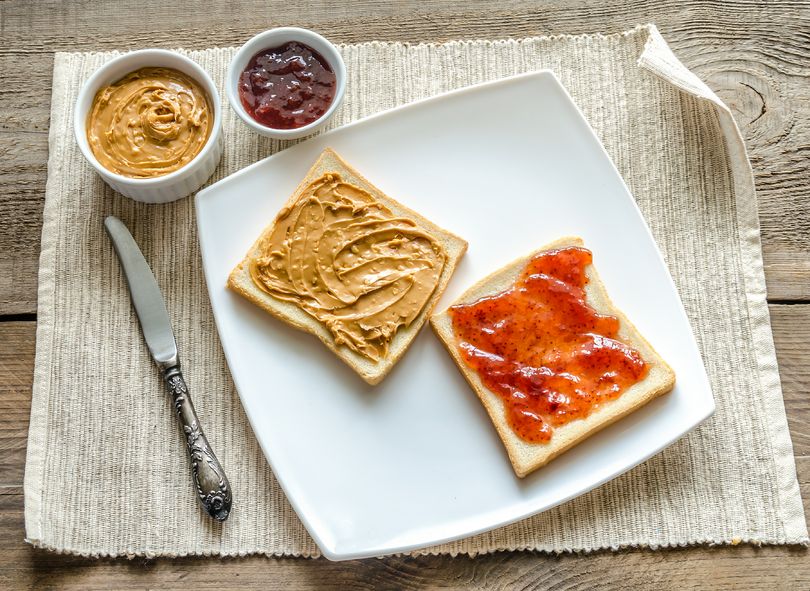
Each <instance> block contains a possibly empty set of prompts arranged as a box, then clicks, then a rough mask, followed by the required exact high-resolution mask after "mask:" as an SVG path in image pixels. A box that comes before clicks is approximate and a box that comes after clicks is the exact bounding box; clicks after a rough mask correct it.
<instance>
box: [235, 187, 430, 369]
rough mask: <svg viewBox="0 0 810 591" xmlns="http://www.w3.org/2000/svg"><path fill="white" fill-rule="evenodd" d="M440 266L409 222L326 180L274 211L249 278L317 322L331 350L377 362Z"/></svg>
mask: <svg viewBox="0 0 810 591" xmlns="http://www.w3.org/2000/svg"><path fill="white" fill-rule="evenodd" d="M445 260H446V254H445V251H444V249H443V247H442V245H441V244H440V243H439V242H438V241H437V240H436V239H434V238H433V237H432V236H430V235H428V234H427V233H425V232H424V231H423V230H421V229H420V228H419V227H418V226H417V225H416V223H415V222H414V221H413V220H411V219H409V218H407V217H401V216H397V215H395V214H394V213H392V212H391V211H390V210H389V209H388V208H387V207H385V206H384V205H383V204H382V203H380V202H379V201H377V200H376V199H374V197H373V196H372V195H370V194H369V193H367V192H366V191H364V190H363V189H360V188H358V187H356V186H354V185H352V184H349V183H346V182H344V181H343V180H342V178H341V176H340V175H339V174H337V173H326V174H324V175H323V176H321V177H320V178H319V179H317V180H316V181H314V182H313V183H311V184H310V185H309V186H308V187H307V188H306V189H305V190H304V191H303V193H301V194H300V196H299V198H298V199H297V200H296V201H295V202H293V203H292V204H291V205H289V206H288V207H285V208H284V209H282V211H281V212H279V214H278V216H277V217H276V220H275V223H274V225H273V227H272V228H271V229H270V230H269V231H268V233H267V234H265V236H264V237H263V238H262V240H261V243H260V246H259V255H258V256H256V257H254V258H253V259H252V260H251V263H250V274H251V277H252V278H253V281H254V282H255V283H256V285H257V286H259V287H260V288H261V289H262V290H264V291H265V292H266V293H268V294H270V295H271V296H273V297H276V298H278V299H281V300H286V301H289V302H294V303H295V304H297V305H298V306H300V307H301V308H302V309H303V310H305V311H306V312H307V313H308V314H310V315H311V316H313V317H314V318H316V319H317V320H319V321H320V322H322V323H323V324H324V325H325V326H326V327H327V328H328V329H329V330H330V331H331V333H332V335H333V337H334V339H335V343H336V344H338V345H346V346H347V347H349V348H350V349H352V350H353V351H355V352H356V353H359V354H360V355H363V356H365V357H367V358H369V359H371V360H373V361H377V360H379V359H381V358H383V357H385V355H386V352H387V351H388V346H389V344H390V343H391V340H392V339H393V337H394V334H395V333H396V331H397V329H399V327H401V326H408V325H409V324H410V323H411V322H412V321H413V320H414V319H415V318H416V317H417V316H419V313H420V312H421V311H422V309H423V308H424V307H425V304H426V303H427V301H428V300H429V299H430V296H431V295H432V293H433V291H434V290H435V289H436V286H437V284H438V282H439V277H440V275H441V273H442V269H443V268H444V264H445Z"/></svg>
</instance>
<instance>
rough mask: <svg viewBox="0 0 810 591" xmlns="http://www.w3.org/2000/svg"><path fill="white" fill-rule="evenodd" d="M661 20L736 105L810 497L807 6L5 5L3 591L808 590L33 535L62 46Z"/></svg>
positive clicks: (797, 581) (791, 550)
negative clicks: (42, 261)
mask: <svg viewBox="0 0 810 591" xmlns="http://www.w3.org/2000/svg"><path fill="white" fill-rule="evenodd" d="M647 22H653V23H655V24H657V25H658V27H659V29H660V31H661V33H662V34H663V36H664V37H665V38H666V40H667V41H668V42H669V43H670V45H671V47H672V49H673V50H674V51H675V53H676V54H677V55H678V57H679V58H680V59H681V60H682V61H683V62H684V63H685V64H686V65H687V66H688V67H690V68H692V69H693V70H694V71H695V72H696V73H697V74H698V75H699V76H700V77H701V78H702V79H703V80H705V81H706V82H707V83H708V84H709V86H710V87H712V89H714V90H715V91H716V92H717V93H718V94H719V95H720V96H721V97H722V98H723V99H724V100H725V101H726V102H727V103H728V104H729V105H730V106H731V107H732V109H733V111H734V115H735V117H736V119H737V122H738V124H739V125H740V127H741V129H742V132H743V135H744V137H745V140H746V144H747V147H748V151H749V154H750V157H751V162H752V164H753V167H754V173H755V177H756V184H757V192H758V199H759V208H760V219H761V224H762V244H763V254H764V259H765V273H766V278H767V283H768V299H769V301H770V310H771V319H772V322H773V330H774V339H775V341H776V348H777V354H778V357H779V363H780V373H781V375H782V384H783V388H784V395H785V405H786V408H787V413H788V420H789V423H790V429H791V433H792V435H793V445H794V451H795V454H796V462H797V468H798V474H799V482H800V483H801V488H802V494H803V496H804V500H805V510H807V509H808V508H809V507H808V505H809V503H808V499H810V397H808V390H809V389H810V366H808V360H810V356H808V354H807V348H808V346H810V240H809V239H810V185H809V184H808V183H809V182H810V181H808V179H810V0H779V1H770V2H764V1H763V2H757V1H752V0H737V1H735V2H724V1H721V0H716V1H708V0H706V1H704V0H654V1H649V2H646V1H639V0H620V1H617V2H606V1H604V0H594V1H584V0H576V1H569V2H566V1H564V0H556V1H554V0H552V1H549V2H542V3H541V2H528V1H523V0H503V1H500V2H493V3H489V4H487V3H480V2H447V3H445V2H440V1H438V0H422V1H419V0H407V1H403V2H399V3H397V2H391V3H389V2H383V1H375V0H362V1H357V2H345V1H343V2H334V3H333V2H319V1H314V2H306V3H302V2H291V1H287V2H278V1H267V0H255V1H246V0H242V1H231V2H223V3H222V4H221V5H213V3H211V2H187V3H182V2H164V1H161V0H139V1H137V2H125V1H115V2H101V1H94V0H74V1H72V2H59V1H39V2H32V1H30V0H4V1H0V81H2V84H1V85H0V220H1V221H0V588H2V589H27V588H53V589H84V590H86V589H107V588H115V589H148V588H159V589H170V588H178V589H179V588H196V589H208V588H212V589H213V588H217V589H232V588H237V587H239V588H256V587H261V588H271V589H275V588H279V589H310V588H334V589H346V588H384V589H391V588H396V589H398V588H438V587H441V588H452V589H475V588H490V587H493V588H502V589H513V588H520V589H535V588H548V587H552V588H555V589H585V588H590V587H592V586H595V585H600V586H603V587H604V588H608V589H640V588H649V589H669V588H676V587H677V588H679V589H693V588H701V589H702V588H745V589H754V588H756V589H810V553H809V552H808V551H807V549H806V548H796V547H762V548H756V547H750V546H745V545H743V546H738V547H722V548H686V549H675V550H663V551H651V550H625V551H621V552H616V553H613V552H598V553H595V554H591V555H563V556H547V555H543V554H537V553H529V552H518V553H497V554H493V555H488V556H481V557H478V558H467V557H460V558H451V557H448V556H439V557H435V556H434V557H421V558H410V557H405V558H386V559H381V560H378V559H371V560H363V561H353V562H345V563H330V562H328V561H326V560H323V559H321V560H306V559H294V558H281V559H279V558H266V557H251V558H244V559H227V560H223V559H175V560H169V559H161V560H142V559H138V560H133V561H128V560H89V559H85V558H76V557H71V556H63V555H57V554H53V553H49V552H45V551H41V550H34V549H33V548H31V547H30V546H28V545H27V544H25V543H24V541H23V536H24V529H23V487H22V485H23V471H24V464H25V448H26V437H27V433H28V414H29V409H30V404H31V382H32V371H33V366H34V335H35V330H36V311H37V302H36V290H37V265H38V258H39V242H40V230H41V221H42V206H43V199H44V194H45V179H46V163H47V157H48V117H49V108H50V91H51V73H52V71H51V70H52V64H53V52H55V51H63V50H111V49H138V48H143V47H151V46H159V47H169V48H172V47H185V48H205V47H212V46H233V45H238V44H239V43H241V42H242V41H243V40H245V39H246V38H248V37H249V36H251V35H252V34H254V33H255V32H257V31H260V30H263V29H267V28H271V27H273V26H282V25H299V26H304V27H309V28H313V29H316V30H318V31H320V32H322V33H323V34H325V35H326V36H328V37H329V38H330V39H332V40H334V41H342V42H358V41H365V40H371V39H380V40H400V41H444V40H448V39H455V38H501V37H510V36H511V37H522V36H528V35H540V34H554V33H586V32H596V31H601V32H615V31H621V30H625V29H629V28H631V27H633V26H634V25H636V24H638V23H647Z"/></svg>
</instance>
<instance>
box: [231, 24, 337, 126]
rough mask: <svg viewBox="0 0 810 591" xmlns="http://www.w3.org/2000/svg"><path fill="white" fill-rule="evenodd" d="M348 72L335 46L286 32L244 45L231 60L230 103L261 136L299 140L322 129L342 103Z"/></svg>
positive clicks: (302, 31)
mask: <svg viewBox="0 0 810 591" xmlns="http://www.w3.org/2000/svg"><path fill="white" fill-rule="evenodd" d="M345 80H346V70H345V66H344V64H343V60H342V58H341V57H340V54H339V53H338V51H337V49H336V48H335V46H334V45H332V44H331V43H329V41H327V40H326V39H324V38H323V37H321V36H320V35H318V34H317V33H313V32H312V31H308V30H306V29H299V28H294V27H285V28H280V29H272V30H270V31H265V32H264V33H260V34H259V35H256V36H255V37H253V38H252V39H251V40H250V41H248V42H247V43H245V45H243V46H242V48H241V49H239V51H238V52H237V53H236V55H235V56H234V58H233V60H232V61H231V65H230V69H229V71H228V78H227V94H228V99H229V101H230V103H231V106H232V107H233V109H234V111H235V112H236V114H237V115H239V117H240V118H241V119H242V120H243V121H244V122H245V123H246V124H247V125H248V126H250V127H252V128H253V129H254V130H256V131H257V132H259V133H260V134H262V135H266V136H269V137H276V138H281V139H294V138H298V137H303V136H305V135H309V134H311V133H313V132H314V131H316V130H317V129H319V128H320V127H321V126H323V125H324V124H325V123H326V121H327V120H328V119H329V117H330V116H331V115H332V114H333V113H334V111H335V109H336V108H337V106H338V105H339V104H340V101H341V99H342V98H343V91H344V88H345Z"/></svg>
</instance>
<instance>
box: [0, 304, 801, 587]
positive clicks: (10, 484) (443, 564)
mask: <svg viewBox="0 0 810 591" xmlns="http://www.w3.org/2000/svg"><path fill="white" fill-rule="evenodd" d="M771 318H772V322H773V328H774V338H775V342H776V346H777V351H778V353H779V360H780V370H781V375H782V379H783V387H784V393H785V403H786V407H787V412H788V418H789V422H790V427H791V432H792V435H793V441H794V449H795V452H796V454H797V455H798V456H799V457H797V469H798V475H799V482H800V486H801V489H802V494H803V498H804V504H805V511H806V512H807V513H808V515H810V437H808V433H810V405H808V403H807V395H806V393H807V391H808V388H809V387H810V370H808V365H809V364H808V362H807V361H808V359H807V352H806V344H807V343H808V342H810V305H790V306H786V305H773V306H771ZM35 331H36V326H35V323H33V322H5V323H0V343H2V344H3V346H2V348H0V555H2V556H3V558H2V560H0V588H9V589H29V588H30V589H34V588H42V587H50V588H59V589H64V590H73V589H76V590H79V589H82V590H84V589H88V590H91V589H107V588H109V586H110V585H112V584H114V585H115V587H116V588H117V589H144V588H155V589H158V588H159V589H175V588H176V589H181V588H183V589H187V588H188V587H189V586H194V587H199V588H201V589H206V588H212V589H213V588H234V587H236V586H240V587H244V588H256V587H262V588H269V589H346V588H358V589H366V588H367V589H375V588H381V587H382V588H390V587H392V586H393V587H396V588H402V589H421V588H425V587H431V588H433V587H442V588H447V589H484V588H493V587H494V588H501V589H512V588H515V587H518V588H527V589H534V588H537V589H542V588H549V587H553V588H557V589H589V588H592V587H594V586H597V585H598V586H601V587H602V588H605V589H617V590H618V589H622V590H625V589H627V590H629V589H656V590H658V589H668V588H675V587H677V588H681V589H704V588H707V587H711V588H725V589H734V588H746V589H772V588H777V589H806V588H810V560H808V559H807V551H806V550H803V549H796V548H752V547H738V548H714V549H709V548H690V549H678V550H666V551H659V552H653V551H648V550H638V551H626V552H620V553H618V554H616V553H609V552H603V553H597V554H594V555H589V556H587V555H581V556H577V555H566V556H547V555H543V554H534V553H498V554H493V555H489V556H481V557H478V558H475V559H470V558H466V557H458V558H450V557H446V556H439V557H421V558H408V557H398V558H386V559H383V560H376V559H373V560H365V561H353V562H347V563H330V562H327V561H325V560H316V561H308V560H304V559H292V558H285V559H269V558H264V557H252V558H247V559H239V560H230V559H229V560H203V559H178V560H168V559H163V560H152V561H145V560H135V561H126V560H101V561H95V560H89V559H84V558H77V557H72V556H64V555H57V554H52V553H48V552H43V551H38V550H34V549H33V548H31V547H30V546H28V545H27V544H25V543H24V542H23V540H22V537H23V501H22V477H23V469H24V462H25V443H26V434H27V425H28V412H29V408H30V399H31V398H30V391H31V380H32V373H33V364H34V343H35Z"/></svg>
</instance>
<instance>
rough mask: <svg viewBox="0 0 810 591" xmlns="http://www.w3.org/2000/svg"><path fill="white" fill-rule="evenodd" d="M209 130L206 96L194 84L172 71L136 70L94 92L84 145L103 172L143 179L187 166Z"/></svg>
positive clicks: (157, 69) (204, 141)
mask: <svg viewBox="0 0 810 591" xmlns="http://www.w3.org/2000/svg"><path fill="white" fill-rule="evenodd" d="M212 126H213V112H212V110H211V104H210V101H209V98H208V96H207V95H206V93H205V91H204V90H203V89H202V87H201V86H200V85H199V84H198V83H197V82H196V81H195V80H193V79H192V78H190V77H189V76H187V75H186V74H183V73H182V72H179V71H178V70H174V69H172V68H141V69H140V70H136V71H135V72H132V73H130V74H127V75H126V76H124V77H123V78H122V79H121V80H119V81H118V82H115V83H114V84H111V85H110V86H105V87H104V88H102V89H101V90H99V91H98V93H96V96H95V98H94V99H93V106H92V107H91V110H90V115H89V116H88V117H87V141H88V142H89V143H90V148H91V149H92V150H93V154H94V155H95V157H96V159H97V160H98V161H99V162H100V163H101V165H102V166H104V168H107V169H108V170H110V171H112V172H115V173H118V174H121V175H124V176H128V177H136V178H148V177H156V176H162V175H164V174H168V173H170V172H174V171H175V170H177V169H179V168H181V167H183V166H185V165H186V164H188V163H189V162H191V160H193V159H194V157H195V156H196V155H197V154H199V153H200V150H202V149H203V146H205V143H206V141H207V140H208V136H210V135H211V129H212Z"/></svg>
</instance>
